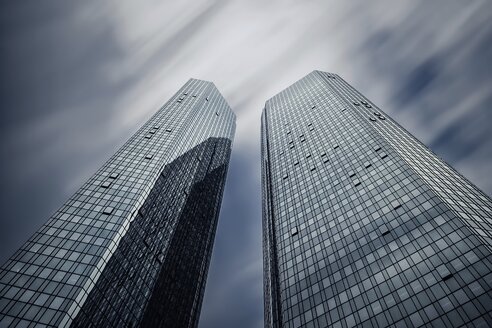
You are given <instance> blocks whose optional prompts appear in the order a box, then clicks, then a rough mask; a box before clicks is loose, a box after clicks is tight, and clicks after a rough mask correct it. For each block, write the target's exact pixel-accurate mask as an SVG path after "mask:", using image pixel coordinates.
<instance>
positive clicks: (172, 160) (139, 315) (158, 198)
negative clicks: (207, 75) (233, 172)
mask: <svg viewBox="0 0 492 328" xmlns="http://www.w3.org/2000/svg"><path fill="white" fill-rule="evenodd" d="M234 131H235V115H234V114H233V113H232V111H231V109H230V107H229V106H228V105H227V103H226V101H225V100H224V98H223V97H222V96H221V94H220V93H219V92H218V90H217V89H216V88H215V86H214V85H213V84H212V83H210V82H206V81H200V80H194V79H191V80H189V81H188V82H187V83H186V84H185V85H184V86H183V87H182V88H181V89H180V90H179V91H178V93H176V94H175V95H174V96H173V97H172V98H171V99H170V100H169V101H168V102H167V103H166V104H165V105H164V106H163V107H162V108H161V109H160V110H159V111H158V112H157V113H156V114H155V115H154V116H153V117H152V118H151V119H150V120H149V121H148V122H147V123H146V124H145V125H144V126H143V127H142V128H141V129H140V130H139V131H137V133H135V135H133V136H132V137H131V138H130V140H129V141H128V142H127V143H126V144H125V145H123V147H121V149H120V150H118V152H117V153H116V154H115V155H114V156H112V157H111V158H110V159H109V160H108V161H107V162H106V164H104V165H103V167H102V168H101V169H100V170H98V172H96V174H95V175H94V176H92V177H91V178H90V179H89V180H88V181H87V182H86V183H85V184H84V185H83V186H82V187H81V188H80V189H79V190H78V191H77V192H76V193H75V194H74V195H73V196H72V197H71V198H70V199H69V200H68V201H67V202H66V203H65V204H64V205H63V206H62V207H61V208H60V209H59V210H58V211H57V212H56V213H55V214H54V215H53V216H52V217H51V218H50V219H49V220H48V222H47V223H46V224H45V225H43V226H42V227H41V228H40V229H39V231H37V232H36V233H35V234H34V235H33V236H32V237H31V238H30V239H29V240H28V241H27V242H26V243H25V244H24V245H23V246H22V247H21V248H20V249H19V250H18V251H17V252H16V253H15V254H14V255H13V256H12V257H11V258H10V259H9V260H8V261H7V262H6V263H5V264H4V266H3V267H2V269H1V271H0V326H1V327H4V326H5V327H7V326H8V327H34V326H36V327H39V326H40V327H42V326H62V327H65V326H69V325H71V326H75V327H90V326H99V327H110V326H113V327H124V326H128V327H134V326H162V327H181V326H183V327H184V326H186V327H195V326H196V325H197V323H198V318H199V313H200V307H201V302H202V298H203V292H204V288H205V282H206V276H207V271H208V265H209V261H210V256H211V252H212V246H213V241H214V236H215V230H216V226H217V219H218V214H219V209H220V203H221V198H222V193H223V186H224V183H225V178H226V173H227V166H228V163H229V157H230V152H231V146H232V140H233V135H234Z"/></svg>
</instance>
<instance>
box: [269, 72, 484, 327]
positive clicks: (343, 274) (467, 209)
mask: <svg viewBox="0 0 492 328" xmlns="http://www.w3.org/2000/svg"><path fill="white" fill-rule="evenodd" d="M261 140H262V179H263V181H262V182H263V184H262V186H263V195H264V197H263V200H264V202H263V245H264V246H263V247H264V248H263V252H264V254H263V255H264V292H265V326H266V327H289V328H293V327H301V326H303V327H326V326H330V327H344V328H345V327H353V326H356V325H357V326H362V327H386V326H392V327H412V326H422V325H427V326H431V325H432V326H435V327H452V326H463V325H469V326H482V327H485V326H492V317H491V311H492V263H491V261H492V256H491V251H492V218H491V217H492V201H491V199H490V198H489V197H488V196H487V195H485V194H484V193H483V192H481V191H480V190H479V189H478V188H477V187H475V186H474V185H473V184H472V183H470V182H469V181H468V180H467V179H466V178H464V177H463V176H462V175H460V174H459V173H458V172H456V171H455V170H454V169H453V168H451V167H450V166H449V165H447V164H446V163H445V162H443V161H442V160H441V159H439V158H438V157H437V156H436V155H435V154H433V153H432V151H430V150H429V149H428V148H426V147H425V146H424V145H423V144H422V143H421V142H419V141H418V140H417V139H416V138H415V137H413V136H412V135H411V134H410V133H409V132H407V131H406V130H405V129H404V128H402V127H401V126H400V125H399V124H398V123H396V122H395V121H393V120H392V119H391V118H389V117H388V116H387V115H386V114H385V113H383V112H382V111H381V110H380V109H379V108H378V107H377V106H376V105H374V104H373V103H372V102H371V101H369V100H368V99H367V98H365V97H364V96H363V95H362V94H361V93H359V92H358V91H357V90H355V89H354V88H353V87H351V86H350V85H349V84H348V83H347V82H345V81H344V80H343V79H342V78H340V77H339V76H338V75H335V74H329V73H324V72H319V71H314V72H312V73H310V74H309V75H307V76H306V77H304V78H302V79H301V80H299V81H298V82H296V83H294V84H293V85H291V86H290V87H288V88H287V89H285V90H284V91H282V92H280V93H279V94H277V95H276V96H274V97H273V98H271V99H269V100H268V101H267V102H266V105H265V109H264V111H263V115H262V139H261Z"/></svg>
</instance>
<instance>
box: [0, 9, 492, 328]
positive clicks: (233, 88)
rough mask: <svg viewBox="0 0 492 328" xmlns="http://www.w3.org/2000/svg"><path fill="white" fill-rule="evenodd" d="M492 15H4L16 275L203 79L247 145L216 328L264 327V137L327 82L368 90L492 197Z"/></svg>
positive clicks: (8, 209)
mask: <svg viewBox="0 0 492 328" xmlns="http://www.w3.org/2000/svg"><path fill="white" fill-rule="evenodd" d="M491 22H492V3H491V2H490V1H487V0H483V1H474V0H471V1H450V0H442V1H428V0H422V1H416V0H411V1H393V0H388V1H363V0H361V1H327V0H323V1H321V0H320V1H317V0H308V1H293V0H284V1H276V0H273V1H260V0H247V1H246V0H244V1H202V0H190V1H156V0H154V1H152V0H148V1H143V0H139V1H121V0H118V1H116V0H115V1H109V0H104V1H103V0H97V1H77V2H75V1H61V0H60V1H54V0H45V1H11V2H6V1H5V2H2V4H1V5H0V49H1V50H0V56H1V60H0V67H1V71H0V72H1V74H0V100H1V111H2V112H1V113H2V116H1V120H0V124H1V129H0V131H1V132H0V133H1V134H2V135H1V138H0V151H1V156H2V170H1V181H2V183H1V184H0V190H1V199H0V206H1V216H0V240H1V247H0V262H2V263H3V262H4V261H5V260H6V259H7V258H8V257H9V256H10V255H11V254H12V253H13V252H14V250H15V249H16V248H18V247H19V246H21V245H22V243H23V242H24V241H25V240H26V239H27V238H28V237H29V236H30V235H31V234H32V233H33V232H35V231H36V230H37V229H38V228H39V226H40V225H41V224H42V223H44V222H45V221H46V219H47V218H48V217H49V215H50V214H51V213H52V212H54V211H55V210H56V209H57V208H58V207H59V206H60V205H61V204H62V203H63V202H64V201H65V200H66V199H67V198H68V197H69V196H70V195H71V194H72V193H73V192H74V191H75V190H76V189H77V188H78V187H79V186H81V184H82V183H83V182H84V181H85V180H86V179H88V178H89V176H90V175H91V174H92V173H94V172H95V171H96V169H97V168H98V167H99V166H101V165H102V164H103V163H104V161H106V160H107V159H108V158H109V156H110V155H111V154H112V153H113V152H114V151H115V150H116V149H118V147H120V146H121V145H122V144H123V143H124V142H125V140H126V139H127V138H129V137H130V136H131V135H132V133H133V132H135V131H136V130H137V128H138V127H139V126H140V125H142V124H143V123H144V122H145V121H146V119H147V118H149V117H150V116H151V115H152V114H153V113H154V112H155V111H156V110H157V109H158V108H159V107H160V106H161V105H162V104H163V103H164V102H165V101H166V100H167V99H168V98H169V97H170V96H171V95H172V94H174V93H175V92H176V91H177V90H178V88H179V87H180V86H181V85H182V84H183V83H184V82H186V81H187V80H188V78H190V77H193V78H199V79H204V80H210V81H213V82H214V83H215V84H216V85H217V87H218V88H219V90H220V91H221V92H222V94H223V95H224V96H225V98H226V99H227V101H228V102H229V104H230V105H231V107H232V109H233V110H234V111H235V113H236V114H237V132H236V139H235V144H234V150H233V156H232V160H231V164H230V168H229V176H228V181H227V185H226V191H225V196H224V202H223V206H222V212H221V217H220V221H219V227H218V231H217V237H216V242H215V248H214V254H213V258H212V264H211V268H210V271H209V279H208V284H207V289H206V292H205V299H204V303H203V304H204V305H203V309H202V316H201V323H200V326H201V327H203V328H208V327H261V326H262V318H263V312H262V311H263V310H262V302H263V298H262V258H261V209H260V162H259V158H260V153H259V151H260V147H259V127H260V113H261V109H262V106H263V104H264V102H265V100H267V99H268V98H270V97H272V96H273V95H274V94H276V93H277V92H279V91H281V90H282V89H283V88H285V87H287V86H289V85H290V84H292V83H293V82H295V81H296V80H298V79H299V78H301V77H303V76H304V75H306V74H308V73H309V72H311V71H312V70H314V69H318V70H324V71H328V72H334V73H337V74H339V75H341V76H342V77H343V78H344V79H346V80H347V81H348V82H349V83H351V84H352V85H354V86H355V87H356V88H358V89H359V90H360V91H361V92H362V93H364V94H365V95H366V96H367V97H368V98H370V99H371V100H373V101H374V102H375V103H376V104H379V106H380V107H381V108H382V109H383V110H384V111H386V112H387V113H389V114H390V115H391V116H392V117H394V118H395V119H396V120H397V121H398V122H400V123H401V124H402V125H403V126H404V127H406V128H407V129H408V130H410V131H411V132H412V133H413V134H414V135H415V136H417V137H418V138H419V139H420V140H422V141H423V142H424V143H426V144H427V145H429V146H430V147H431V148H432V149H433V150H434V151H435V152H436V153H437V154H438V155H439V156H441V157H442V158H444V159H445V160H446V161H448V162H449V163H451V164H452V165H453V166H454V167H455V168H457V169H458V170H459V171H460V172H462V173H463V174H464V175H465V176H466V177H468V178H469V179H470V180H471V181H473V182H474V183H476V184H477V185H478V186H479V187H480V188H481V189H482V190H484V191H485V192H486V193H488V194H489V195H490V194H491V193H492V174H491V167H492V129H491V127H492V108H491V107H492V106H491V104H492V63H491V59H492V23H491Z"/></svg>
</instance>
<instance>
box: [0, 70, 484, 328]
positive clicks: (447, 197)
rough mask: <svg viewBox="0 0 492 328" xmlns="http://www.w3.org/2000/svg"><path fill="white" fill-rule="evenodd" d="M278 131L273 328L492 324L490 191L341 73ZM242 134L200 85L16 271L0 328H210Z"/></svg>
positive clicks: (119, 158) (272, 149)
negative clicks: (224, 206) (219, 244)
mask: <svg viewBox="0 0 492 328" xmlns="http://www.w3.org/2000/svg"><path fill="white" fill-rule="evenodd" d="M261 128H262V131H261V152H262V163H261V166H262V187H263V257H264V296H265V297H264V308H265V327H286V328H297V327H340V328H349V327H354V326H360V327H386V326H390V327H418V326H427V327H431V326H432V327H458V326H475V327H488V326H492V256H491V254H492V200H491V199H490V198H489V197H488V196H487V195H486V194H484V193H483V192H481V191H480V190H479V189H478V188H477V187H475V186H474V185H473V184H472V183H470V182H469V181H468V180H467V179H466V178H464V177H463V176H461V175H460V174H459V173H458V172H456V171H455V170H454V169H453V168H451V167H450V166H449V165H447V164H446V163H444V162H443V161H442V160H441V159H439V158H438V157H437V156H436V155H435V154H433V153H432V152H431V151H430V150H429V149H428V148H426V147H425V146H424V145H423V144H422V143H420V142H419V141H418V140H417V139H416V138H415V137H413V136H412V135H411V134H410V133H408V132H407V131H406V130H405V129H404V128H402V127H401V126H400V125H398V123H396V122H395V121H393V120H392V119H391V118H389V117H388V116H387V115H386V114H385V113H383V112H382V111H381V110H380V109H379V108H377V107H376V106H375V105H374V104H373V103H371V102H370V101H369V100H368V99H366V98H365V97H364V96H363V95H362V94H360V93H359V92H358V91H357V90H355V89H354V88H353V87H351V86H350V85H349V84H348V83H347V82H345V81H344V80H343V79H342V78H340V77H339V76H338V75H335V74H329V73H324V72H320V71H314V72H312V73H310V74H309V75H307V76H306V77H304V78H303V79H301V80H299V81H298V82H296V83H294V84H293V85H291V86H290V87H288V88H287V89H285V90H284V91H282V92H281V93H279V94H278V95H276V96H274V97H273V98H271V99H270V100H268V101H267V102H266V105H265V109H264V111H263V115H262V122H261ZM234 132H235V115H234V114H233V112H232V111H231V108H230V107H229V106H228V104H227V103H226V101H225V100H224V98H223V97H222V96H221V94H220V93H219V91H218V90H217V89H216V88H215V86H214V85H213V84H212V83H210V82H205V81H200V80H193V79H192V80H189V81H188V82H187V83H186V84H185V85H184V86H183V87H182V88H181V89H180V90H179V91H178V93H176V94H175V95H174V96H173V97H172V98H171V99H170V100H169V101H168V102H167V103H166V104H165V105H164V106H163V107H162V108H161V109H160V110H159V111H158V112H157V113H156V114H155V115H154V116H153V117H152V118H151V119H150V120H149V121H148V122H147V123H146V124H145V125H144V126H143V127H142V128H140V130H138V131H137V133H135V135H133V136H132V137H131V138H130V140H128V142H126V143H125V144H124V145H123V147H121V149H120V150H118V152H117V153H116V154H115V155H114V156H113V157H111V158H110V159H109V160H108V161H107V162H106V163H105V164H104V165H103V167H102V168H101V169H99V171H97V172H96V173H95V174H94V175H93V176H92V177H91V178H90V179H89V180H88V181H87V182H86V183H85V184H84V185H83V186H82V187H81V188H80V189H79V190H78V191H77V192H76V193H75V194H74V195H73V196H72V197H71V198H70V199H69V200H68V201H67V202H66V203H65V204H64V205H63V206H62V207H61V208H60V209H59V210H58V211H57V212H56V213H54V214H53V215H52V217H51V218H50V219H49V220H48V222H47V223H46V224H44V225H43V226H42V227H41V228H40V229H39V230H38V231H37V232H36V233H35V234H34V235H33V236H32V237H31V238H30V239H29V240H28V241H27V242H26V243H25V244H24V245H23V246H22V247H21V248H20V249H19V250H18V251H17V252H16V253H15V254H14V255H13V256H12V257H11V258H10V259H9V260H8V261H7V262H6V263H5V264H4V265H3V267H2V268H1V270H0V327H38V326H39V327H68V326H72V327H137V326H138V327H196V326H197V325H198V319H199V314H200V308H201V303H202V299H203V294H204V289H205V283H206V277H207V271H208V267H209V263H210V258H211V254H212V247H213V241H214V236H215V231H216V227H217V220H218V215H219V209H220V205H221V200H222V194H223V190H224V183H225V179H226V174H227V167H228V163H229V158H230V155H231V147H232V141H233V136H234ZM225 310H226V309H225Z"/></svg>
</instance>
